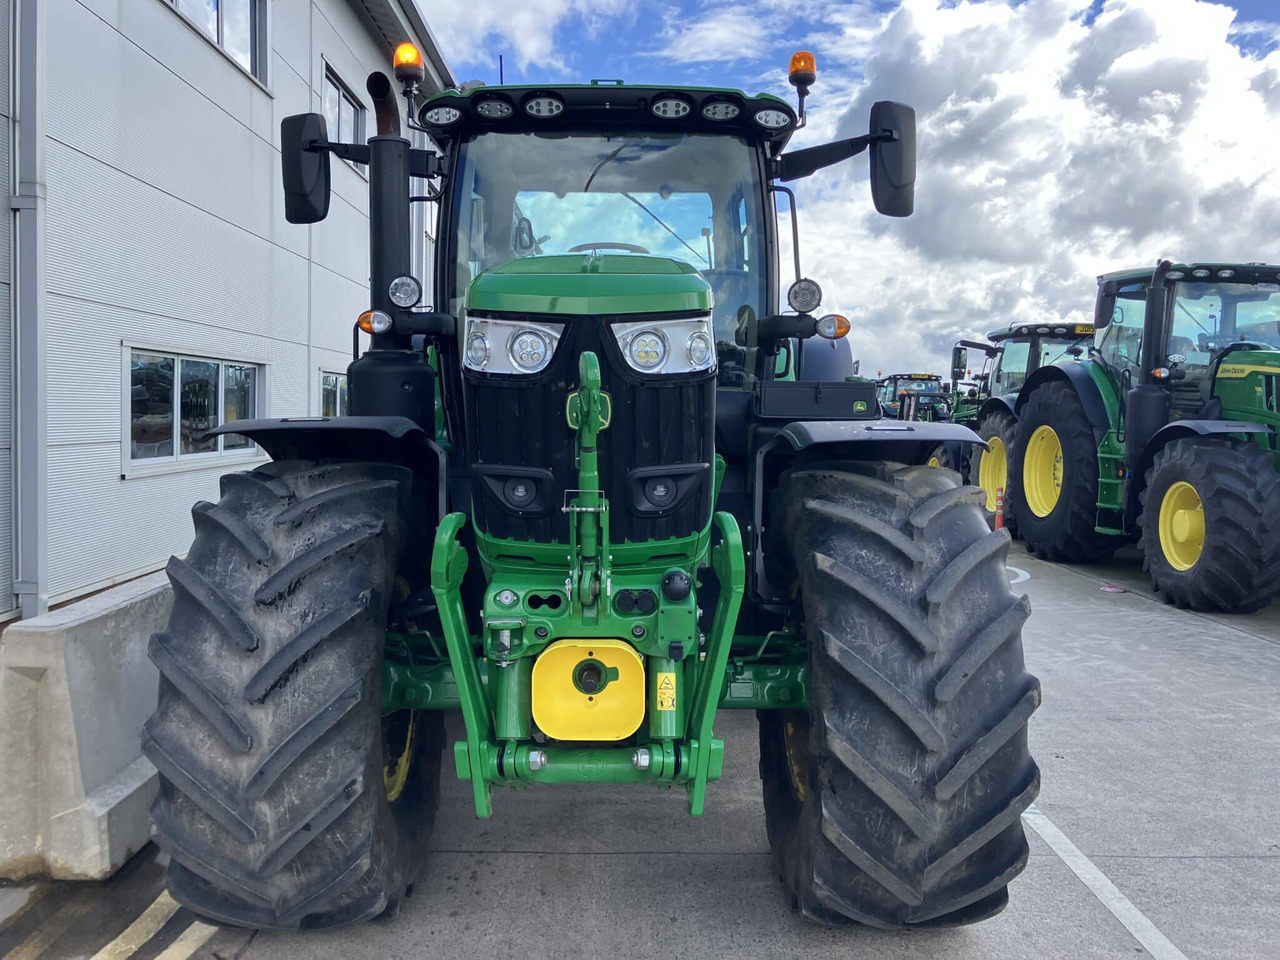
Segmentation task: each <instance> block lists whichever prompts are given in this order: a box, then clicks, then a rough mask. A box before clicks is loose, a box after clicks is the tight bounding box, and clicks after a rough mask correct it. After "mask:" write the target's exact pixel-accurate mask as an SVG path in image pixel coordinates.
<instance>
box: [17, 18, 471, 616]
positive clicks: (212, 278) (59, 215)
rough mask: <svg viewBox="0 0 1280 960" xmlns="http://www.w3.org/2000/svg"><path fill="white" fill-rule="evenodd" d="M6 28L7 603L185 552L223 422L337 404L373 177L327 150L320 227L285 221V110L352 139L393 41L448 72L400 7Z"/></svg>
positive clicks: (362, 271) (361, 277) (40, 606)
mask: <svg viewBox="0 0 1280 960" xmlns="http://www.w3.org/2000/svg"><path fill="white" fill-rule="evenodd" d="M0 31H4V34H3V36H0V50H3V51H4V52H5V54H6V56H7V61H8V62H7V63H6V64H4V65H3V67H0V85H3V86H2V87H0V110H2V111H3V112H4V118H3V124H0V131H2V132H0V136H3V139H4V142H3V144H0V156H3V158H4V163H5V174H6V175H7V176H8V180H9V186H10V193H11V200H10V207H11V210H12V214H11V216H12V222H13V227H12V229H11V231H8V232H4V233H3V239H0V311H3V315H2V316H0V325H3V326H4V327H5V328H6V330H7V335H6V336H4V337H0V620H3V619H9V618H12V617H15V616H18V615H19V614H21V615H24V616H32V615H35V614H38V613H40V612H42V611H43V610H45V609H46V608H47V607H48V606H49V605H50V604H56V603H60V602H62V601H66V600H70V599H73V598H75V597H78V596H82V595H84V594H87V593H90V592H93V591H95V590H99V589H101V588H103V587H106V586H109V585H111V584H113V583H118V582H120V581H123V580H127V579H130V578H132V577H136V576H138V575H139V574H142V573H146V572H148V571H152V570H157V569H159V568H161V567H162V566H163V565H164V563H165V561H166V560H167V558H168V557H169V555H170V554H173V553H178V554H181V553H185V551H186V550H187V548H188V546H189V544H190V541H191V538H192V535H193V531H192V525H191V518H190V509H191V505H192V504H193V503H195V502H196V501H198V500H202V499H203V500H216V499H217V497H218V477H219V475H221V474H222V473H225V472H227V471H229V470H232V469H240V468H245V467H248V466H250V465H252V464H255V463H257V462H260V461H261V460H262V456H261V453H260V451H258V450H257V448H255V447H253V446H251V445H250V446H245V445H243V444H242V443H239V444H238V443H237V438H233V437H227V438H223V439H221V440H215V441H211V442H205V441H202V440H201V439H200V437H201V435H202V434H203V433H204V431H205V430H207V429H208V428H209V427H210V426H212V425H215V424H216V423H218V422H220V418H225V419H236V418H240V417H246V416H272V417H276V416H301V415H308V414H311V415H315V414H320V413H322V412H323V413H336V412H341V410H340V406H341V404H342V402H343V400H342V397H343V396H344V395H345V381H344V380H342V379H341V374H342V372H343V371H344V370H345V369H346V365H347V363H348V361H349V360H350V353H351V335H352V334H351V331H352V324H353V322H354V320H355V318H356V316H357V315H358V314H359V313H360V311H361V310H363V309H366V308H367V305H368V304H367V300H368V292H367V278H368V224H367V207H368V197H367V181H366V179H365V175H364V173H363V172H362V171H361V170H360V169H358V168H356V167H354V166H352V165H351V164H348V163H346V162H345V161H340V160H335V161H334V164H333V183H334V197H333V203H332V207H331V212H330V215H329V218H328V219H327V220H326V221H324V222H323V223H320V224H317V225H315V226H312V227H298V226H292V225H289V224H287V223H286V222H285V220H284V213H283V210H284V206H283V199H282V195H281V187H280V152H279V134H280V120H281V119H282V118H283V117H285V116H287V115H289V114H292V113H302V112H306V111H316V112H324V113H326V114H327V115H328V116H329V135H330V137H331V138H333V139H342V140H348V141H350V140H358V141H363V139H364V137H365V135H366V130H365V127H366V123H369V124H371V122H372V118H371V117H370V118H369V119H368V120H367V121H366V108H367V105H368V102H369V98H368V96H367V94H366V93H365V91H364V80H365V77H366V76H367V74H368V73H369V72H371V71H373V70H379V69H380V70H384V71H387V72H388V73H389V72H390V53H391V50H392V49H393V47H394V46H395V44H396V43H398V42H400V41H403V40H412V41H413V42H415V43H417V44H418V46H419V48H420V49H422V50H423V52H424V54H425V60H426V64H427V82H426V84H425V85H424V92H428V93H429V92H435V91H437V90H439V89H441V88H442V87H443V86H446V85H449V84H451V83H452V82H453V81H452V78H451V77H450V75H449V72H448V68H447V67H446V66H445V64H444V63H443V61H442V59H441V57H440V54H439V51H438V49H437V48H436V46H435V43H434V41H433V40H432V38H431V35H430V33H429V31H428V29H427V26H426V24H425V23H424V22H423V20H422V17H421V15H420V13H419V11H418V10H417V9H416V8H415V6H414V0H0ZM419 209H420V208H419ZM426 223H427V216H426V213H425V211H421V210H420V213H419V217H418V224H419V228H420V229H419V230H418V231H417V233H418V235H419V236H420V237H424V235H425V228H426ZM426 244H427V241H426V240H425V237H424V240H423V243H422V244H421V250H420V251H419V253H420V255H421V259H419V260H418V262H419V263H424V262H425V256H426ZM6 265H7V266H6ZM423 279H424V280H425V279H426V278H425V277H424V278H423Z"/></svg>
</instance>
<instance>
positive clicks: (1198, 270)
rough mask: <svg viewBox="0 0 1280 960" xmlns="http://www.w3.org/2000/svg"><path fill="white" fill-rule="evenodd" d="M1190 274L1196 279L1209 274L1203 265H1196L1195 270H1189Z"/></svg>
mask: <svg viewBox="0 0 1280 960" xmlns="http://www.w3.org/2000/svg"><path fill="white" fill-rule="evenodd" d="M1191 275H1192V276H1193V277H1195V278H1196V279H1197V280H1203V279H1204V278H1205V277H1207V276H1208V275H1209V271H1208V270H1206V269H1205V268H1204V267H1197V268H1196V269H1195V270H1192V271H1191Z"/></svg>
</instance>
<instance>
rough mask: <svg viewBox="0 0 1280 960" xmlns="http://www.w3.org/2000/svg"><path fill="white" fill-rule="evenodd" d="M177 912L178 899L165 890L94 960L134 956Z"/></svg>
mask: <svg viewBox="0 0 1280 960" xmlns="http://www.w3.org/2000/svg"><path fill="white" fill-rule="evenodd" d="M177 912H178V901H176V900H174V899H173V897H171V896H169V891H168V890H166V891H164V892H163V893H161V894H160V896H158V897H156V899H155V902H154V903H152V904H151V906H149V907H147V909H145V910H143V911H142V913H141V915H139V917H138V919H137V920H135V921H133V923H131V924H129V926H127V927H126V928H125V931H124V933H122V934H120V936H118V937H116V938H115V939H114V940H112V941H111V942H110V943H108V944H107V945H106V946H105V947H103V948H102V949H101V950H99V951H98V952H97V953H95V954H94V955H93V960H125V958H126V957H131V956H133V955H134V953H135V952H137V950H138V948H139V947H141V946H142V945H143V944H144V943H146V942H147V941H148V940H150V939H151V938H152V937H154V936H155V935H156V934H157V933H158V932H159V931H160V928H161V927H163V926H164V925H165V924H166V923H168V922H169V918H170V917H172V916H173V915H174V914H175V913H177Z"/></svg>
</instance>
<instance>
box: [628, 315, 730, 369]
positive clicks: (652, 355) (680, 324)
mask: <svg viewBox="0 0 1280 960" xmlns="http://www.w3.org/2000/svg"><path fill="white" fill-rule="evenodd" d="M611 329H612V330H613V333H614V336H615V337H617V339H618V349H619V350H621V351H622V356H623V358H624V359H625V360H626V361H627V366H629V367H630V368H631V369H632V370H635V371H636V372H638V373H647V374H655V373H656V374H663V375H666V374H675V373H701V372H703V371H706V370H712V369H714V368H715V365H716V352H715V346H714V342H713V341H712V339H711V319H710V317H707V316H696V317H678V318H676V319H673V320H660V321H656V322H655V321H652V320H635V321H628V322H625V323H615V324H612V327H611Z"/></svg>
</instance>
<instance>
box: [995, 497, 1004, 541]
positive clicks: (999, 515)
mask: <svg viewBox="0 0 1280 960" xmlns="http://www.w3.org/2000/svg"><path fill="white" fill-rule="evenodd" d="M996 529H997V530H1003V529H1004V487H996Z"/></svg>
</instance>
